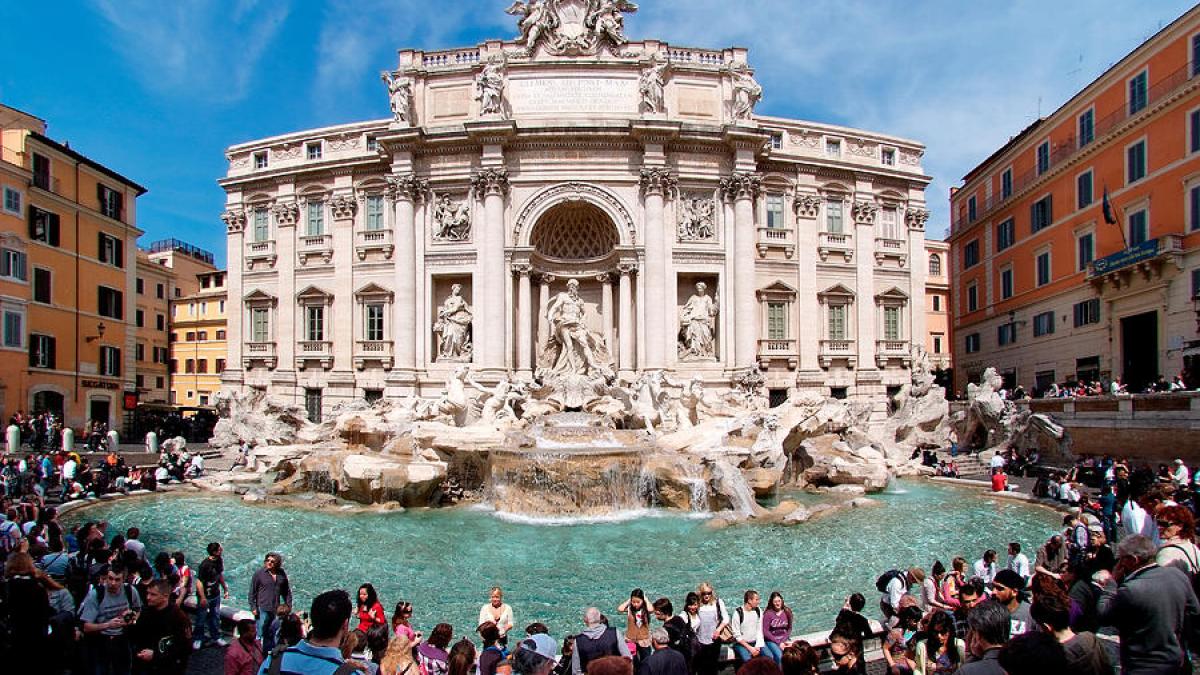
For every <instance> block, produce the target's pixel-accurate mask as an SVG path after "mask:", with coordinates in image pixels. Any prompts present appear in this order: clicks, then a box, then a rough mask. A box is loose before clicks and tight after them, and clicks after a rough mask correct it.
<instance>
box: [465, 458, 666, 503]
mask: <svg viewBox="0 0 1200 675" xmlns="http://www.w3.org/2000/svg"><path fill="white" fill-rule="evenodd" d="M644 452H645V449H644V448H636V447H634V448H629V447H595V446H588V447H578V448H567V447H559V448H553V449H552V448H530V449H525V448H503V449H499V450H493V451H492V452H491V453H490V455H489V464H490V473H491V477H490V480H489V483H488V490H487V498H488V502H489V503H490V504H491V505H492V506H493V507H494V508H495V509H496V510H497V511H501V512H505V513H513V514H524V515H534V516H539V517H560V516H600V515H605V514H610V513H613V512H620V511H630V510H634V509H639V508H644V507H645V506H647V504H648V495H647V490H646V488H645V485H644V484H643V480H642V455H643V453H644Z"/></svg>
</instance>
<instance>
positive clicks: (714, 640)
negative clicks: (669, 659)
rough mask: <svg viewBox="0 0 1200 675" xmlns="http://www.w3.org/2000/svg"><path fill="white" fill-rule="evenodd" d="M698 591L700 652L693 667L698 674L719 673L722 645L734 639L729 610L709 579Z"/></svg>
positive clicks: (697, 630)
mask: <svg viewBox="0 0 1200 675" xmlns="http://www.w3.org/2000/svg"><path fill="white" fill-rule="evenodd" d="M696 593H697V594H698V595H699V596H700V606H699V607H698V608H697V609H696V616H697V618H698V620H699V627H698V628H697V629H696V641H697V642H699V643H700V652H699V653H698V654H696V656H695V658H694V659H693V661H692V667H693V668H695V670H696V673H697V674H698V675H717V666H718V663H717V662H718V660H719V659H720V657H721V645H722V644H724V643H725V642H728V641H730V640H732V635H731V634H730V633H731V632H730V631H729V630H728V628H729V610H728V609H726V608H725V601H723V600H721V599H720V598H718V597H717V593H716V591H714V590H713V587H712V584H710V583H708V582H707V581H705V582H703V583H701V584H700V586H699V587H697V588H696Z"/></svg>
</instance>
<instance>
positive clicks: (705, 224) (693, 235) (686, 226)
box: [679, 197, 716, 241]
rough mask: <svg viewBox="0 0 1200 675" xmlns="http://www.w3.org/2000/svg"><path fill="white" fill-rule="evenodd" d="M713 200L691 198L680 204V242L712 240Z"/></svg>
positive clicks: (713, 227)
mask: <svg viewBox="0 0 1200 675" xmlns="http://www.w3.org/2000/svg"><path fill="white" fill-rule="evenodd" d="M715 210H716V209H715V207H714V206H713V200H712V199H710V198H708V197H692V198H690V199H684V200H682V201H681V202H680V210H679V239H680V240H681V241H705V240H709V239H712V238H713V232H714V231H715V226H714V225H713V216H714V213H715Z"/></svg>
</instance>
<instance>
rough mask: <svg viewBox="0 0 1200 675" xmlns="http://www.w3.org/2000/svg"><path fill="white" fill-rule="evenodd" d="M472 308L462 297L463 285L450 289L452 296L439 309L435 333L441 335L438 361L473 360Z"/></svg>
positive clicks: (434, 327) (434, 328)
mask: <svg viewBox="0 0 1200 675" xmlns="http://www.w3.org/2000/svg"><path fill="white" fill-rule="evenodd" d="M471 318H472V313H471V306H470V305H468V304H467V301H466V299H465V298H463V297H462V285H461V284H454V285H453V286H451V287H450V295H448V296H446V300H445V301H444V302H442V306H441V307H439V308H438V319H437V323H435V324H434V325H433V331H434V332H435V333H439V334H440V335H441V338H440V339H439V340H438V355H437V360H438V361H470V360H471Z"/></svg>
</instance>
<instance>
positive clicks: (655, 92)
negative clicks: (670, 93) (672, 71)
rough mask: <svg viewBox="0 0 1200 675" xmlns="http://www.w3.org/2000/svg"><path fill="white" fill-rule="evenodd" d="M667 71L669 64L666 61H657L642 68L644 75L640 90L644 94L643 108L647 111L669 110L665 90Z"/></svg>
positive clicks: (639, 82) (660, 111)
mask: <svg viewBox="0 0 1200 675" xmlns="http://www.w3.org/2000/svg"><path fill="white" fill-rule="evenodd" d="M666 72H667V64H666V62H664V61H655V62H654V63H652V64H650V65H649V66H646V68H645V69H644V70H642V77H641V79H640V80H639V81H638V92H640V93H641V95H642V108H643V109H644V110H645V111H646V112H649V113H665V112H666V111H667V106H666V102H665V100H664V91H663V90H664V87H665V86H666Z"/></svg>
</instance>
